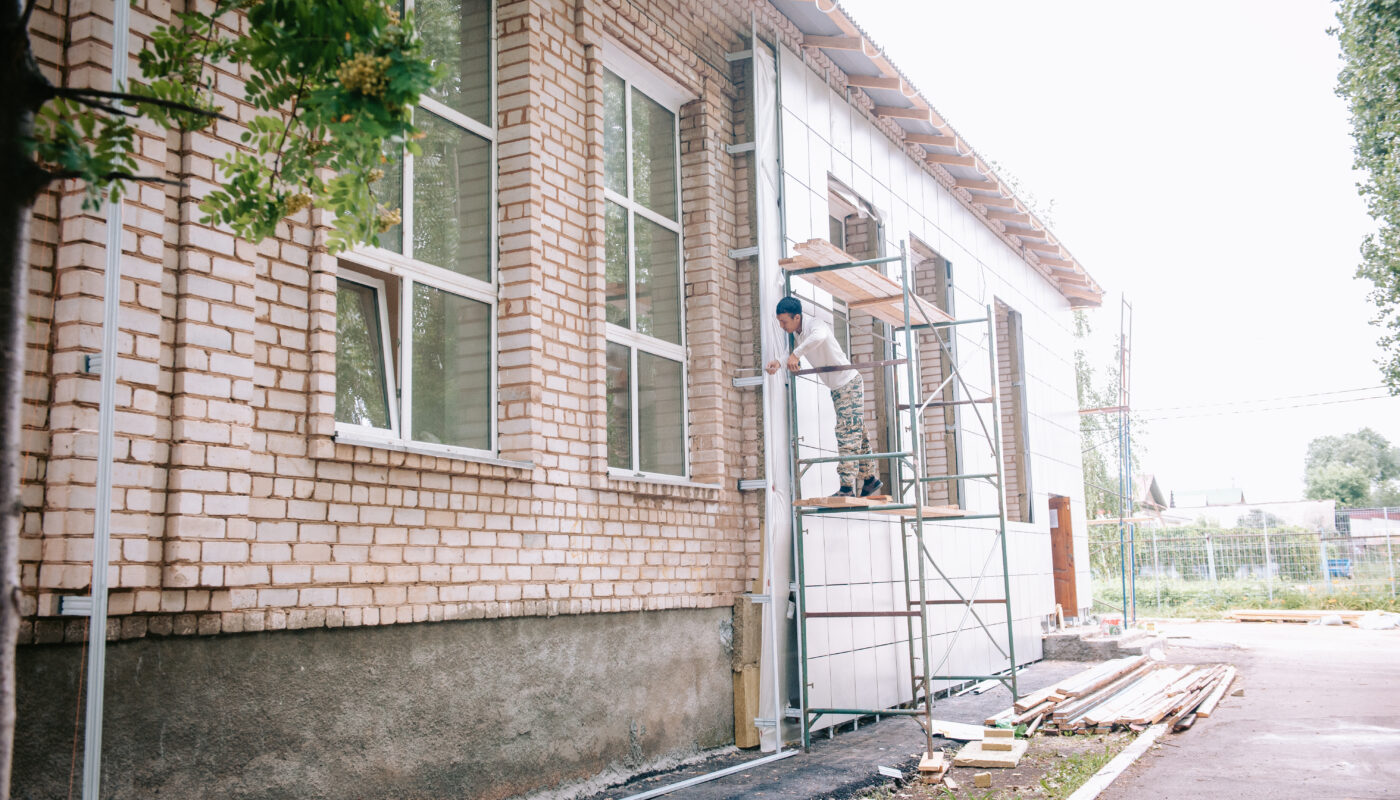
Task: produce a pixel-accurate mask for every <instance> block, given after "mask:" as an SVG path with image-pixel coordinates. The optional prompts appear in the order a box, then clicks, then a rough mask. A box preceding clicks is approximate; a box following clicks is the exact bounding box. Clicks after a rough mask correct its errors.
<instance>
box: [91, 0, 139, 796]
mask: <svg viewBox="0 0 1400 800" xmlns="http://www.w3.org/2000/svg"><path fill="white" fill-rule="evenodd" d="M112 31H113V35H112V91H114V92H120V91H122V90H123V88H124V87H125V85H126V66H127V64H126V62H127V40H128V38H130V34H131V4H130V2H129V0H114V2H113V17H112ZM121 260H122V201H121V200H120V199H115V200H110V201H109V202H108V203H107V263H106V286H105V293H104V295H103V298H102V371H101V379H100V380H101V386H102V396H101V400H100V402H99V405H98V423H97V499H96V502H95V505H94V508H93V532H92V610H91V612H90V616H89V619H88V663H87V673H88V677H87V713H86V717H85V720H84V738H83V800H98V791H99V787H100V786H101V781H102V701H103V695H104V693H105V686H106V668H107V590H108V583H107V567H108V563H109V557H110V556H109V545H110V542H111V525H112V451H113V448H114V446H115V438H116V431H115V427H116V426H115V417H116V413H115V412H116V393H117V319H118V314H119V311H120V310H121V281H122V273H121V268H122V264H121Z"/></svg>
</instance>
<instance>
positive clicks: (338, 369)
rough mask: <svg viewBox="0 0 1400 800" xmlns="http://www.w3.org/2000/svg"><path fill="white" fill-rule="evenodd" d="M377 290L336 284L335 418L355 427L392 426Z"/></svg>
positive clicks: (343, 283)
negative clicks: (390, 423)
mask: <svg viewBox="0 0 1400 800" xmlns="http://www.w3.org/2000/svg"><path fill="white" fill-rule="evenodd" d="M379 322H380V320H379V301H378V298H377V297H376V296H375V291H374V289H371V288H370V287H368V286H364V285H362V284H358V283H352V282H350V281H344V280H342V281H336V290H335V333H336V342H335V419H336V421H337V422H348V423H350V424H352V425H368V426H370V427H373V428H386V429H387V428H388V427H389V386H388V383H387V382H386V381H385V379H384V378H385V374H386V371H385V369H384V332H383V331H382V330H381V329H380V325H379Z"/></svg>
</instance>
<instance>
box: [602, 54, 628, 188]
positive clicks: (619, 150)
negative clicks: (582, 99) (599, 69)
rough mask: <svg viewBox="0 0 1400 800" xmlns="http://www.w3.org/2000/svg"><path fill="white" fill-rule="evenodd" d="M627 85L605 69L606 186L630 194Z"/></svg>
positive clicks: (604, 141) (604, 146) (604, 169)
mask: <svg viewBox="0 0 1400 800" xmlns="http://www.w3.org/2000/svg"><path fill="white" fill-rule="evenodd" d="M626 92H627V87H626V86H624V85H623V83H622V79H621V78H619V77H617V76H616V75H614V74H612V73H611V72H609V71H607V70H603V185H604V186H606V187H608V188H609V189H612V190H613V191H614V192H617V193H618V194H621V195H625V194H627V108H626V106H625V104H624V103H625V101H626V98H627V94H626Z"/></svg>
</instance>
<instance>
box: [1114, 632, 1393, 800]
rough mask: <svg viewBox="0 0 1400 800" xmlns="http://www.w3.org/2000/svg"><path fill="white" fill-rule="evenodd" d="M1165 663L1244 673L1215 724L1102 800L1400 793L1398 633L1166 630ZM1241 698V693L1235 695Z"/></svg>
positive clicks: (1200, 725) (1174, 742)
mask: <svg viewBox="0 0 1400 800" xmlns="http://www.w3.org/2000/svg"><path fill="white" fill-rule="evenodd" d="M1166 633H1167V634H1168V636H1171V637H1188V638H1171V639H1169V640H1168V641H1169V643H1170V646H1169V647H1168V648H1167V659H1168V660H1169V661H1176V662H1183V663H1186V662H1197V663H1199V662H1227V663H1233V664H1236V665H1238V666H1239V667H1240V670H1241V678H1240V679H1238V680H1237V681H1236V683H1235V689H1240V688H1242V689H1244V696H1243V697H1233V696H1228V695H1227V696H1226V698H1225V700H1224V702H1222V703H1221V705H1220V708H1219V709H1218V710H1217V711H1216V712H1215V713H1214V714H1212V715H1211V718H1210V719H1205V720H1199V721H1198V722H1197V723H1196V725H1195V726H1194V727H1193V728H1192V729H1191V730H1189V731H1186V732H1184V733H1180V734H1176V735H1170V734H1169V735H1167V736H1165V737H1164V738H1163V743H1162V744H1160V745H1159V746H1157V747H1154V748H1152V749H1151V750H1149V752H1148V754H1147V755H1145V756H1144V757H1143V758H1142V759H1141V760H1139V761H1138V762H1137V763H1136V764H1134V765H1133V766H1132V767H1131V768H1130V769H1129V770H1128V772H1127V773H1125V774H1124V775H1123V776H1121V777H1120V778H1119V779H1118V780H1117V781H1115V782H1114V783H1113V785H1112V786H1110V787H1109V788H1108V790H1107V791H1106V792H1104V793H1103V794H1102V795H1100V798H1101V800H1157V799H1158V798H1207V797H1227V798H1230V800H1256V798H1268V800H1291V798H1300V799H1301V798H1307V799H1308V800H1317V799H1319V798H1328V799H1335V798H1357V799H1358V800H1360V798H1368V799H1369V798H1380V797H1400V630H1391V631H1364V630H1359V629H1357V628H1353V627H1350V626H1343V627H1320V626H1315V625H1296V624H1285V623H1253V622H1250V623H1222V622H1211V623H1195V624H1176V625H1170V626H1168V627H1167V628H1166ZM1232 691H1233V690H1232Z"/></svg>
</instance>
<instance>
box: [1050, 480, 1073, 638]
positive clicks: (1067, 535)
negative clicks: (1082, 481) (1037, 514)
mask: <svg viewBox="0 0 1400 800" xmlns="http://www.w3.org/2000/svg"><path fill="white" fill-rule="evenodd" d="M1050 525H1051V528H1050V559H1051V566H1052V567H1053V568H1054V571H1055V602H1056V603H1059V604H1060V608H1061V609H1062V610H1063V611H1064V614H1065V616H1066V617H1077V616H1079V592H1078V590H1077V588H1076V586H1075V579H1074V578H1075V572H1074V533H1073V532H1072V531H1071V530H1070V514H1069V498H1068V497H1062V496H1060V495H1051V496H1050Z"/></svg>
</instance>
